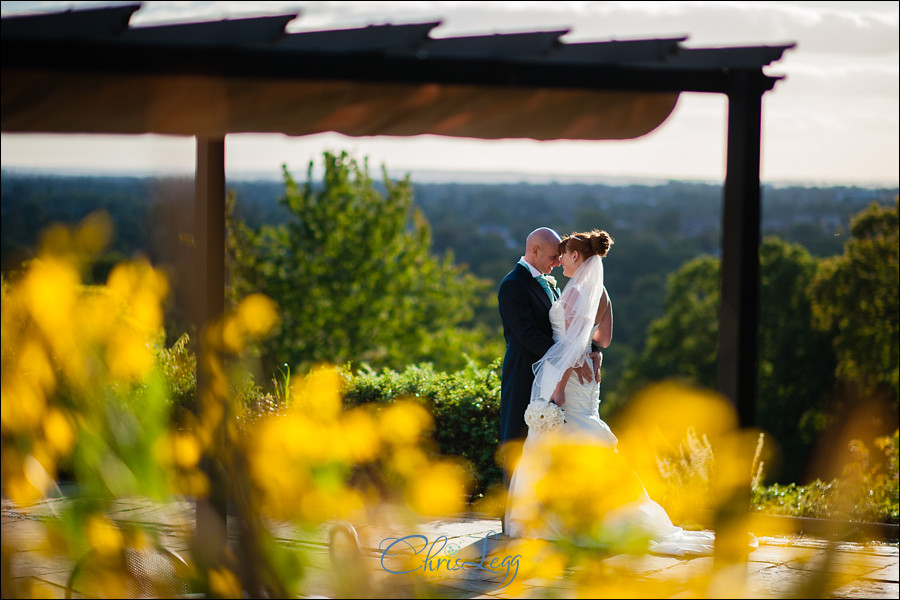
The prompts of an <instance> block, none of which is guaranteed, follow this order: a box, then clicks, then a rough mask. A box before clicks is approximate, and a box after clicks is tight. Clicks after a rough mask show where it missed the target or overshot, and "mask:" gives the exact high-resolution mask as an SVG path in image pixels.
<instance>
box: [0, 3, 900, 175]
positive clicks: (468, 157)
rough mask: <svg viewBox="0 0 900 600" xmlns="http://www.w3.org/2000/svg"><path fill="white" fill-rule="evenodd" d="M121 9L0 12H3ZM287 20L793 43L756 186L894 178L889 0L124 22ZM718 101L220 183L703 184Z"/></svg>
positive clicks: (331, 10) (312, 9)
mask: <svg viewBox="0 0 900 600" xmlns="http://www.w3.org/2000/svg"><path fill="white" fill-rule="evenodd" d="M127 3H128V2H2V14H3V16H6V15H11V14H17V13H22V12H55V11H59V10H66V9H70V8H81V7H85V6H97V5H115V4H127ZM292 13H300V16H299V17H298V18H297V19H295V20H294V21H292V22H291V23H290V24H289V25H288V27H287V30H288V31H289V32H292V31H311V30H318V29H331V28H348V27H362V26H365V25H370V24H384V23H392V24H404V23H422V22H429V21H433V20H439V21H441V25H440V26H439V27H437V28H436V29H434V30H432V32H431V35H432V37H451V36H464V35H478V34H492V33H516V32H524V31H550V30H558V29H568V30H569V33H568V34H566V36H564V37H563V38H562V39H563V41H564V42H587V41H605V40H612V39H619V40H624V39H637V38H657V37H673V36H687V38H688V39H687V40H686V41H685V42H684V43H683V45H684V46H685V47H690V48H702V47H717V46H719V47H721V46H753V45H776V44H785V43H796V44H797V47H796V48H794V49H792V50H788V51H786V52H785V54H784V57H783V58H782V59H781V60H780V61H778V62H776V63H774V64H773V65H770V66H768V67H766V68H765V72H766V73H767V74H768V75H773V76H784V79H783V80H782V81H779V82H778V83H777V84H776V85H775V88H774V90H773V91H771V92H768V93H766V94H765V95H764V96H763V116H762V150H761V169H760V177H761V179H762V181H763V183H767V184H773V185H779V184H782V185H792V184H801V185H860V186H886V187H897V186H898V180H900V77H898V70H900V68H898V66H900V30H898V14H900V3H898V2H896V1H889V2H863V1H857V2H815V1H808V2H801V1H794V2H774V1H770V2H714V1H708V2H682V1H663V2H649V1H648V2H589V1H587V2H585V1H582V2H568V1H565V0H556V1H555V2H551V1H542V2H491V1H479V2H410V1H401V2H397V1H390V2H382V1H378V0H366V1H346V2H328V1H318V2H267V1H262V0H257V1H255V2H190V1H181V2H166V1H152V0H150V1H145V2H144V3H143V6H142V8H141V9H140V10H139V11H138V12H137V13H135V15H134V16H133V17H132V20H131V25H132V26H140V25H151V24H163V23H176V22H187V21H197V20H217V19H224V18H238V17H250V16H263V15H274V14H292ZM726 113H727V101H726V100H725V98H724V97H723V96H721V95H719V94H712V95H710V94H698V93H684V94H682V95H681V97H680V98H679V100H678V104H677V106H676V108H675V110H674V111H673V113H672V115H671V116H670V117H669V118H668V119H667V120H666V121H665V122H664V123H663V124H662V125H661V126H660V127H659V128H657V129H656V130H654V131H652V132H650V133H649V134H647V135H645V136H643V137H641V138H638V139H636V140H629V141H600V142H597V141H590V142H588V141H574V142H573V141H545V142H537V141H533V140H471V139H463V138H448V137H441V136H432V135H428V136H415V137H410V138H395V137H386V136H378V137H366V138H361V137H356V138H354V137H346V136H341V135H338V134H333V133H325V134H319V135H313V136H303V137H288V136H283V135H276V134H238V135H229V136H228V137H227V138H226V142H225V149H226V156H225V159H226V174H227V176H228V177H229V178H234V179H237V178H253V177H265V178H272V179H277V178H278V177H279V176H280V173H281V165H282V164H286V165H287V166H288V168H289V169H290V170H291V172H292V173H293V174H294V175H295V176H298V175H299V176H300V177H301V178H303V177H305V172H306V168H307V165H308V164H309V162H310V161H315V162H316V163H317V164H318V163H321V156H322V153H323V152H325V151H332V152H340V151H343V150H346V151H348V152H350V153H351V154H352V155H354V156H355V157H357V158H359V159H362V158H364V157H366V158H368V160H369V165H370V169H372V170H373V171H374V172H375V174H378V173H380V167H381V165H384V166H386V167H387V168H388V171H389V172H390V173H391V175H392V176H394V175H396V176H402V175H404V174H406V173H411V174H412V177H413V181H417V180H420V181H425V180H432V181H460V182H462V181H478V180H484V181H521V180H527V181H541V180H546V181H552V180H556V181H587V182H589V181H623V182H625V181H653V180H660V181H665V180H675V181H704V182H713V183H720V182H721V181H723V179H724V175H725V142H726V135H725V133H726V117H727V114H726ZM0 142H2V143H0V149H2V150H0V165H2V167H3V168H4V169H19V170H33V169H38V170H46V171H59V172H106V173H109V172H114V173H121V174H141V175H142V174H149V173H184V174H187V173H190V172H192V170H193V166H194V155H195V146H194V141H193V139H192V138H183V137H174V136H154V135H143V136H84V135H68V136H50V135H38V134H5V133H4V134H2V135H0Z"/></svg>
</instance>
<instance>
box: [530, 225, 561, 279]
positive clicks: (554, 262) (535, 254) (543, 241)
mask: <svg viewBox="0 0 900 600" xmlns="http://www.w3.org/2000/svg"><path fill="white" fill-rule="evenodd" d="M559 242H560V237H559V234H558V233H556V232H555V231H553V230H552V229H550V228H548V227H539V228H538V229H535V230H534V231H532V232H531V233H529V234H528V237H527V238H525V260H527V261H528V262H529V263H531V266H533V267H534V268H535V269H537V270H538V271H540V272H541V273H544V274H548V273H550V271H551V270H552V269H553V267H556V266H558V265H559Z"/></svg>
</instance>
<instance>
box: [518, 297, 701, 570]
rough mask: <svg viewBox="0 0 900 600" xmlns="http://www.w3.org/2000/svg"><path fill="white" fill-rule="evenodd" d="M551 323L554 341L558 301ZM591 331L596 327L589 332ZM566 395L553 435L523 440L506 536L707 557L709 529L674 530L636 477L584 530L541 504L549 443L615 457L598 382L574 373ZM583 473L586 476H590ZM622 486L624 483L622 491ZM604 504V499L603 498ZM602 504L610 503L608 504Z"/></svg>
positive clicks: (561, 325) (560, 325)
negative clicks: (625, 497) (621, 499)
mask: <svg viewBox="0 0 900 600" xmlns="http://www.w3.org/2000/svg"><path fill="white" fill-rule="evenodd" d="M550 322H551V324H552V326H553V333H554V339H556V340H557V341H558V340H559V338H560V337H561V336H562V335H563V332H564V329H565V317H564V312H563V309H562V303H561V302H557V303H554V305H553V308H551V309H550ZM596 329H597V326H596V325H595V326H594V328H593V329H592V330H591V333H593V331H596ZM589 352H590V342H588V344H587V347H586V348H584V355H587V354H588V353H589ZM558 380H559V379H558V378H557V381H558ZM565 394H566V396H565V400H566V401H565V405H564V407H563V408H564V410H565V418H566V422H565V423H564V424H563V425H561V426H560V428H559V429H558V430H557V431H554V432H553V433H552V434H549V433H542V432H538V431H536V430H534V429H531V430H529V433H528V436H527V438H526V439H525V444H524V447H523V451H522V458H521V459H520V461H519V463H518V466H517V467H516V470H515V471H514V472H513V476H512V479H511V480H510V489H509V496H508V501H507V507H506V515H505V525H506V527H505V529H506V532H507V534H508V535H509V536H510V537H524V538H539V539H549V540H563V541H567V542H571V543H573V544H575V545H578V546H587V547H596V548H606V549H610V548H612V549H615V548H621V547H622V544H621V543H620V542H621V541H622V540H621V539H620V538H623V537H627V538H629V539H631V540H638V541H639V543H643V544H645V545H644V546H643V548H645V549H646V550H647V551H650V552H652V553H656V554H666V555H673V556H686V555H690V556H701V555H709V554H711V553H712V550H713V543H714V541H715V534H714V533H712V532H709V531H699V532H694V531H686V530H684V529H682V528H681V527H676V526H674V525H673V524H672V521H671V520H670V519H669V516H668V515H667V514H666V511H665V510H664V509H663V507H662V506H660V505H659V504H658V503H656V502H654V501H653V500H651V499H650V498H649V496H647V492H646V490H645V489H644V487H643V485H641V484H640V481H639V480H638V479H637V476H636V475H634V479H633V480H631V481H630V482H629V484H630V485H631V486H632V488H633V490H634V495H633V496H632V498H631V499H630V500H629V501H628V502H627V503H625V504H623V505H619V506H616V507H615V508H613V509H611V510H609V511H606V512H603V511H602V510H601V512H603V516H602V519H601V522H600V523H598V524H597V525H596V526H593V527H591V528H589V530H584V529H582V530H580V531H572V530H571V527H567V526H566V525H565V523H564V522H565V521H566V519H565V518H560V516H559V515H554V513H553V511H552V510H547V507H545V506H542V505H541V502H540V500H539V499H538V497H539V494H538V486H539V485H540V481H541V479H542V478H544V477H545V476H546V475H548V473H549V472H550V462H551V459H550V456H549V454H551V453H550V452H548V446H547V444H548V442H549V443H551V444H565V445H566V446H567V448H566V451H568V449H569V448H576V449H577V448H578V445H579V444H587V445H594V446H599V447H601V448H605V449H608V450H610V451H612V452H606V453H605V454H607V455H615V456H620V455H618V454H617V452H616V451H615V448H616V445H617V443H618V439H617V438H616V436H615V435H614V434H613V432H612V431H611V430H610V428H609V426H608V425H607V424H606V423H605V422H603V421H602V420H601V419H600V416H599V414H598V412H597V411H598V408H599V406H600V384H599V383H598V382H593V381H592V382H584V383H582V382H580V381H579V378H578V376H577V375H576V374H574V373H573V374H572V376H570V377H569V381H568V383H567V385H566V391H565ZM548 436H554V437H552V438H551V437H548ZM557 448H559V446H557ZM576 451H577V450H576ZM596 466H597V469H603V468H604V466H603V464H602V462H601V464H597V465H596ZM606 473H608V471H607V472H606ZM585 475H586V476H588V477H589V476H590V473H586V474H585ZM625 485H626V484H624V482H623V487H625ZM611 487H612V488H614V489H610V494H613V493H615V492H616V489H618V486H617V485H613V486H611ZM635 498H636V499H635ZM604 500H608V497H606V498H604ZM589 501H592V500H589ZM606 504H607V505H609V502H607V503H606ZM582 506H583V505H582ZM596 506H599V505H596ZM594 514H596V511H594ZM641 541H642V542H641ZM632 548H633V546H632Z"/></svg>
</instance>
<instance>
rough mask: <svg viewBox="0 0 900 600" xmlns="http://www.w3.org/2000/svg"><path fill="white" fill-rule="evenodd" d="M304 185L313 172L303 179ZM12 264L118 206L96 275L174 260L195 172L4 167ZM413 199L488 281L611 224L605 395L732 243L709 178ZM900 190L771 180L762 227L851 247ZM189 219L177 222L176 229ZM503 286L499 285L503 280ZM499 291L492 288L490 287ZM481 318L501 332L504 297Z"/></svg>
mask: <svg viewBox="0 0 900 600" xmlns="http://www.w3.org/2000/svg"><path fill="white" fill-rule="evenodd" d="M296 176H297V178H298V179H300V180H303V174H296ZM0 184H2V190H0V192H2V224H0V229H2V269H3V271H4V273H7V272H9V271H11V270H15V269H16V268H17V267H18V265H19V264H21V262H22V261H23V260H26V259H27V258H29V257H30V256H32V255H33V253H34V251H35V248H36V245H37V243H38V240H39V235H40V232H41V231H43V230H44V229H45V228H46V227H47V226H48V225H50V224H51V223H54V222H63V223H74V222H78V221H80V220H81V219H82V218H84V217H85V216H86V215H88V214H89V213H91V212H92V211H95V210H98V209H102V210H105V211H107V212H108V213H109V214H110V215H111V217H112V220H113V222H114V224H115V227H116V231H115V238H114V240H113V242H112V246H111V248H110V252H109V253H108V255H107V257H106V258H105V259H104V261H101V263H100V264H98V265H96V267H95V272H94V277H95V278H96V279H97V280H102V279H103V278H104V277H105V271H106V270H107V269H108V268H109V267H110V266H111V265H112V264H114V263H115V262H116V261H118V260H120V259H122V258H126V257H131V256H133V255H134V254H136V253H140V254H143V255H145V256H147V257H148V258H150V260H151V261H153V262H154V263H166V262H175V261H174V258H173V257H174V256H175V250H176V248H177V247H178V246H180V245H183V243H184V240H183V239H179V237H183V236H184V232H185V231H190V230H191V221H192V218H193V208H192V204H193V201H192V195H193V183H192V181H191V180H189V179H154V178H140V177H79V176H52V175H42V176H36V175H24V174H18V173H13V172H6V171H4V172H3V173H2V180H0ZM413 185H414V190H415V196H414V203H415V204H416V205H418V206H419V207H420V208H421V209H422V211H423V212H424V214H425V216H426V218H427V219H428V221H429V223H430V225H431V229H432V234H433V240H432V243H433V251H434V252H435V253H437V254H440V255H443V254H444V253H446V252H452V253H453V256H454V259H455V261H456V262H457V263H458V264H465V265H467V266H468V268H469V270H470V271H471V272H472V273H473V274H475V275H477V276H478V277H480V278H483V279H486V280H489V281H490V282H494V283H499V281H500V280H501V279H502V278H503V276H504V275H505V274H506V273H507V272H508V271H509V270H510V269H511V268H512V266H513V265H514V264H515V262H516V260H518V257H519V256H520V255H521V254H522V253H523V250H524V248H523V243H524V239H525V237H526V236H527V234H528V233H529V232H530V231H532V230H533V229H535V228H536V227H539V226H547V227H552V228H554V229H556V230H557V231H558V232H559V233H560V234H566V233H570V232H572V231H582V230H590V229H593V228H599V229H605V230H607V231H608V232H609V233H610V234H611V235H612V236H613V238H614V239H615V246H614V247H613V249H612V251H611V252H610V255H609V257H608V259H607V260H606V267H607V269H606V278H607V287H608V289H609V291H610V295H611V297H612V299H613V305H614V315H615V346H614V347H611V349H610V351H609V352H608V356H607V357H606V359H605V361H604V366H605V369H606V375H605V377H604V393H605V394H610V395H612V396H614V395H615V393H616V382H617V381H618V380H619V376H620V375H621V373H622V369H623V367H624V365H625V363H626V362H627V361H628V360H629V359H630V358H632V357H633V356H635V355H636V354H637V353H639V352H640V351H641V349H642V347H643V345H644V340H645V336H646V331H647V327H648V325H649V323H650V322H651V321H652V320H653V319H655V318H658V317H659V316H660V315H661V313H662V303H663V299H664V298H665V292H666V284H667V280H668V277H669V275H671V274H672V273H674V272H675V271H676V270H677V269H678V268H679V267H681V266H682V265H683V264H685V263H686V262H687V261H689V260H690V259H692V258H695V257H697V256H699V255H703V254H708V255H712V256H717V255H718V254H719V251H720V247H721V239H720V237H721V230H720V223H721V204H722V188H721V186H719V185H712V184H703V183H684V182H670V183H668V184H665V185H655V186H650V185H628V186H613V185H603V184H574V183H567V184H552V183H551V184H527V183H521V184H471V183H467V184H454V183H417V182H415V181H414V182H413ZM227 188H228V190H229V191H231V192H233V193H234V195H235V200H236V202H235V215H236V216H237V217H239V218H241V219H242V220H244V221H245V222H246V223H247V224H248V225H250V226H251V227H256V226H259V225H260V224H263V223H278V222H281V221H282V220H284V219H285V218H287V216H288V213H287V212H286V209H285V208H284V207H283V206H281V205H280V204H279V203H278V199H279V198H280V197H282V196H283V195H284V185H283V183H281V182H277V181H229V182H228V183H227ZM897 193H898V190H897V189H896V188H894V189H869V188H858V187H828V188H807V187H772V186H764V187H763V190H762V219H763V220H762V234H763V235H764V236H766V235H777V236H779V237H781V238H782V239H784V240H785V241H788V242H792V243H799V244H801V245H802V246H804V247H805V248H806V249H807V250H808V251H809V252H810V253H811V254H812V255H813V256H818V257H824V256H831V255H837V254H840V253H841V251H842V247H843V242H844V240H845V239H846V236H847V234H848V231H849V223H850V219H851V217H852V216H853V215H855V214H856V213H858V212H859V211H860V210H862V209H864V208H865V207H866V206H868V205H869V204H870V203H872V202H877V203H879V204H885V205H887V204H890V203H892V202H893V200H894V197H895V196H896V195H897ZM172 223H178V227H177V228H172V227H170V226H167V224H169V225H171V224H172ZM491 289H492V290H495V289H496V287H495V286H492V287H491ZM491 294H492V295H493V292H491ZM475 319H476V320H477V321H478V322H480V323H483V324H485V325H487V326H489V327H493V328H495V330H496V332H497V336H502V333H501V332H500V320H499V315H498V313H497V311H496V300H495V299H493V300H492V301H489V302H488V303H487V307H486V308H482V309H481V310H480V311H479V312H478V313H477V314H476V316H475Z"/></svg>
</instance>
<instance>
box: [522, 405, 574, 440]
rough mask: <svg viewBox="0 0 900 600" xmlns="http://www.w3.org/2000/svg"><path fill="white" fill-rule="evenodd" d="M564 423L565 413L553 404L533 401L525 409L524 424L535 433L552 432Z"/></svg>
mask: <svg viewBox="0 0 900 600" xmlns="http://www.w3.org/2000/svg"><path fill="white" fill-rule="evenodd" d="M565 422H566V413H565V412H564V411H563V409H562V408H561V407H559V406H557V405H556V404H554V403H553V402H546V401H544V400H535V401H533V402H531V403H529V404H528V408H526V409H525V424H526V425H528V427H529V428H531V429H534V430H535V431H539V432H542V433H543V432H548V431H553V430H554V429H556V428H557V427H559V426H560V425H562V424H563V423H565Z"/></svg>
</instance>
